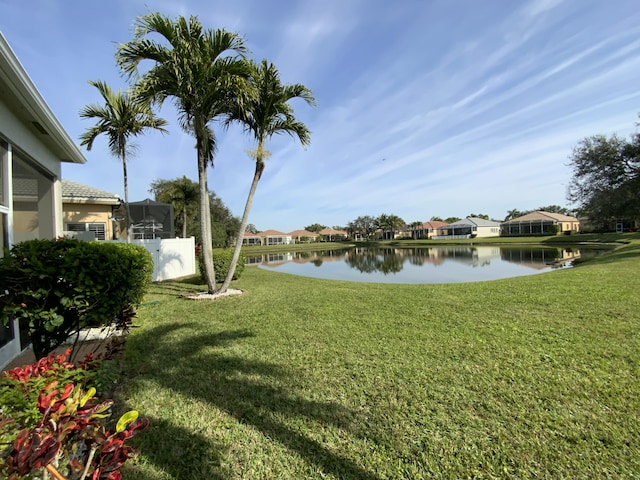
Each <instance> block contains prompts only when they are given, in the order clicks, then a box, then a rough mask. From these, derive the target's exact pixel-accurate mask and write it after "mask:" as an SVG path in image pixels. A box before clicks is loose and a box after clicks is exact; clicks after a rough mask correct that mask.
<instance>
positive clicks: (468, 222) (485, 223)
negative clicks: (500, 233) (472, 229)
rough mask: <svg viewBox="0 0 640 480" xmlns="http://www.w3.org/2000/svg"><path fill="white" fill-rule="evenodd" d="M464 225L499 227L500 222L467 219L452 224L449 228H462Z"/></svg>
mask: <svg viewBox="0 0 640 480" xmlns="http://www.w3.org/2000/svg"><path fill="white" fill-rule="evenodd" d="M464 225H472V226H473V225H475V226H476V227H499V226H500V222H494V221H493V220H485V219H484V218H478V217H467V218H463V219H462V220H458V221H457V222H453V223H450V224H449V226H450V227H451V226H454V227H462V226H464Z"/></svg>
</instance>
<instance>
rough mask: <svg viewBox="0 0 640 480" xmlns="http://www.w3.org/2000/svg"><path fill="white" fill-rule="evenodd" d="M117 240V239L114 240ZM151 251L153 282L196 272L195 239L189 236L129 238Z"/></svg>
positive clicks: (135, 243) (133, 242)
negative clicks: (146, 238) (147, 238)
mask: <svg viewBox="0 0 640 480" xmlns="http://www.w3.org/2000/svg"><path fill="white" fill-rule="evenodd" d="M116 241H118V240H116ZM131 243H132V244H134V245H141V246H143V247H144V248H146V249H147V250H148V251H149V252H151V256H152V258H153V276H152V280H153V281H154V282H160V281H162V280H171V279H173V278H179V277H186V276H187V275H194V274H195V273H196V240H195V238H194V237H189V238H163V239H160V238H155V239H149V240H131Z"/></svg>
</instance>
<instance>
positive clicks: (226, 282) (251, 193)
mask: <svg viewBox="0 0 640 480" xmlns="http://www.w3.org/2000/svg"><path fill="white" fill-rule="evenodd" d="M261 151H262V150H261V145H260V146H258V152H261ZM263 171H264V162H263V161H262V155H260V158H256V171H255V173H254V174H253V181H252V182H251V188H250V189H249V195H248V196H247V203H246V204H245V206H244V213H243V214H242V220H241V221H240V228H239V229H238V235H237V237H236V245H235V248H234V250H233V257H232V258H231V264H230V265H229V271H228V272H227V276H226V277H224V282H223V283H222V286H221V287H220V293H224V292H226V291H227V288H229V285H230V284H231V279H232V278H233V274H234V272H235V271H236V265H237V264H238V259H239V258H240V250H242V240H243V238H244V231H245V229H246V228H247V221H248V220H249V211H250V210H251V204H252V203H253V196H254V194H255V193H256V188H257V186H258V182H259V181H260V177H262V172H263Z"/></svg>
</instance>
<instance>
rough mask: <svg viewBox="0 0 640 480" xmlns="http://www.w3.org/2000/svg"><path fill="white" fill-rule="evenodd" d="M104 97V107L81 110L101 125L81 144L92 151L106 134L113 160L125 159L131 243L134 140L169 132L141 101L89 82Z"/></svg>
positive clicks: (123, 160) (84, 114)
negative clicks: (130, 178)
mask: <svg viewBox="0 0 640 480" xmlns="http://www.w3.org/2000/svg"><path fill="white" fill-rule="evenodd" d="M89 83H90V84H91V85H93V86H94V87H96V88H97V89H98V91H99V92H100V95H102V98H103V99H104V102H105V104H104V105H96V104H93V105H87V106H85V107H84V108H82V109H81V110H80V117H81V118H89V119H97V120H98V122H97V123H96V124H95V125H94V126H93V127H91V128H90V129H88V130H87V131H86V132H84V133H83V134H82V135H80V140H81V143H80V145H83V146H85V145H86V147H87V150H91V147H93V142H94V141H95V139H96V138H97V137H98V136H99V135H106V136H107V138H108V139H109V150H110V151H111V153H112V154H113V156H114V157H117V158H119V159H120V160H122V173H123V177H124V205H125V211H126V215H125V230H126V236H127V241H128V240H129V222H130V220H131V213H130V212H129V185H128V180H127V155H130V154H131V153H132V149H133V145H131V144H130V143H129V139H130V138H131V137H135V136H137V135H140V134H142V133H143V132H145V131H146V130H149V129H155V130H159V131H160V132H162V133H166V130H165V129H164V128H163V127H164V126H165V125H167V122H166V120H163V119H162V118H158V117H156V116H155V115H154V113H153V111H152V110H151V107H150V106H149V104H148V103H147V102H141V101H139V100H137V99H135V98H132V97H130V96H129V95H128V94H127V93H124V92H122V91H121V90H118V91H115V92H114V91H113V90H112V89H111V88H110V87H109V85H107V84H106V83H105V82H102V81H93V80H91V81H89Z"/></svg>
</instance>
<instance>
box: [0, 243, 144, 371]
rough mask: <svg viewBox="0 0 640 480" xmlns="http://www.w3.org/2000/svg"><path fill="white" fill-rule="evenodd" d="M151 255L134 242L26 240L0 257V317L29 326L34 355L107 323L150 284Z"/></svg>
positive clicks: (114, 318)
mask: <svg viewBox="0 0 640 480" xmlns="http://www.w3.org/2000/svg"><path fill="white" fill-rule="evenodd" d="M152 271H153V263H152V260H151V254H150V253H149V252H147V250H146V249H145V248H143V247H140V246H137V245H128V244H119V243H101V242H80V241H78V240H69V239H65V240H29V241H26V242H22V243H19V244H17V245H15V246H14V247H13V248H12V249H11V250H9V251H7V252H6V253H5V256H4V257H3V258H1V259H0V292H2V293H0V320H1V321H2V322H3V323H4V324H5V325H6V324H8V323H9V321H10V319H13V318H17V319H19V320H20V321H21V322H26V323H27V325H28V332H29V338H30V340H31V343H32V345H33V351H34V353H35V355H36V357H37V358H42V357H44V356H45V355H47V353H49V352H50V351H52V350H53V349H55V348H56V347H57V346H59V345H61V344H62V343H63V342H64V341H65V340H66V339H67V338H68V337H69V336H70V335H72V334H74V333H76V332H77V331H79V330H80V329H82V328H85V327H98V326H103V325H109V324H111V323H112V322H114V321H116V319H117V318H118V316H119V315H120V314H121V313H122V312H123V310H124V309H125V308H126V307H128V306H130V305H135V304H137V303H139V302H140V301H141V300H142V297H143V296H144V294H145V293H146V291H147V290H148V288H149V286H150V285H151V274H152Z"/></svg>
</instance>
